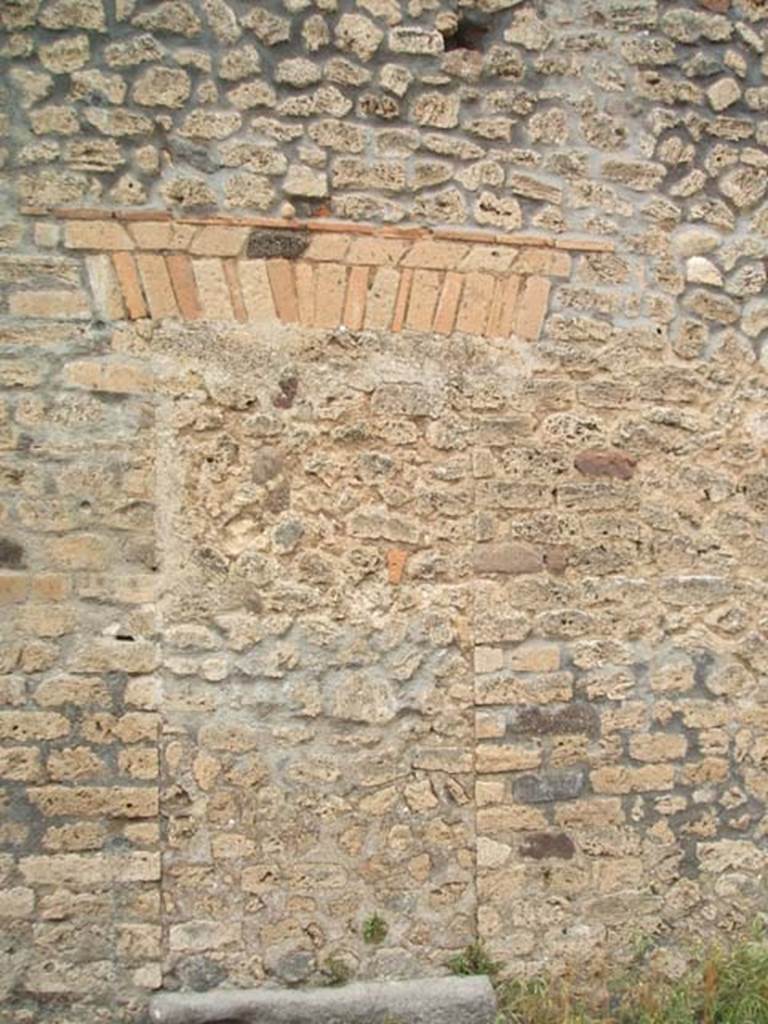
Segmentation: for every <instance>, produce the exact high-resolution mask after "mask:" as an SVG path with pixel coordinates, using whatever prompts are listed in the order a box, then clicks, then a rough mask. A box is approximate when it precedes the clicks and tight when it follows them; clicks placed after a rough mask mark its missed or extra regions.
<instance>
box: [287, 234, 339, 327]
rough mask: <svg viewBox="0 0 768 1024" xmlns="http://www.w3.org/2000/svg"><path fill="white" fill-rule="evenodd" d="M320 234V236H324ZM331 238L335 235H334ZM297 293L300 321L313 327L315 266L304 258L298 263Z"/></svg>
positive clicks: (305, 325) (306, 325)
mask: <svg viewBox="0 0 768 1024" xmlns="http://www.w3.org/2000/svg"><path fill="white" fill-rule="evenodd" d="M323 237H324V236H323V235H320V238H323ZM330 237H331V238H333V237H335V236H333V235H331V236H330ZM295 272H296V295H297V298H298V303H299V323H300V324H302V325H303V326H304V327H312V326H313V325H314V322H315V268H314V266H313V264H311V263H305V262H304V261H303V260H301V261H300V262H298V263H297V264H296V271H295Z"/></svg>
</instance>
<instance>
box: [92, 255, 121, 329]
mask: <svg viewBox="0 0 768 1024" xmlns="http://www.w3.org/2000/svg"><path fill="white" fill-rule="evenodd" d="M85 266H86V269H87V271H88V280H89V282H90V285H91V291H92V292H93V298H94V304H95V306H96V309H97V310H98V312H99V313H101V315H102V316H103V317H104V318H105V319H107V320H120V319H121V318H122V317H123V316H124V314H125V310H124V308H123V297H122V294H121V292H120V285H119V284H118V283H117V275H116V274H115V269H114V267H113V266H112V260H111V259H110V258H109V256H86V257H85Z"/></svg>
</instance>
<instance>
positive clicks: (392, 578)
mask: <svg viewBox="0 0 768 1024" xmlns="http://www.w3.org/2000/svg"><path fill="white" fill-rule="evenodd" d="M407 560H408V552H407V551H403V550H402V548H392V549H391V550H389V551H388V552H387V579H388V580H389V582H390V583H392V584H395V585H397V584H398V583H399V582H400V580H401V579H402V578H403V570H404V569H405V563H406V561H407Z"/></svg>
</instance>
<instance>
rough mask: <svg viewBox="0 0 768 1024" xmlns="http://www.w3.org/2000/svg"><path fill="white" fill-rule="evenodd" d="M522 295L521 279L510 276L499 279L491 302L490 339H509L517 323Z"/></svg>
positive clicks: (489, 318)
mask: <svg viewBox="0 0 768 1024" xmlns="http://www.w3.org/2000/svg"><path fill="white" fill-rule="evenodd" d="M519 293H520V278H519V277H518V276H517V274H510V275H509V277H507V278H503V277H502V278H499V279H497V281H496V288H495V291H494V293H493V300H492V302H491V311H490V313H489V315H488V326H487V328H486V334H487V335H488V337H489V338H508V337H509V335H510V334H511V333H512V325H513V324H514V322H515V306H516V303H517V297H518V295H519Z"/></svg>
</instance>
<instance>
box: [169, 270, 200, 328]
mask: <svg viewBox="0 0 768 1024" xmlns="http://www.w3.org/2000/svg"><path fill="white" fill-rule="evenodd" d="M165 262H166V266H167V267H168V273H169V274H170V277H171V283H172V285H173V292H174V295H175V296H176V303H177V305H178V307H179V312H180V313H181V315H182V317H183V318H184V319H185V320H197V319H198V317H199V316H200V314H201V309H200V303H199V301H198V298H197V285H196V284H195V275H194V274H193V273H192V261H191V260H190V258H189V256H182V255H172V256H166V258H165Z"/></svg>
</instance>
